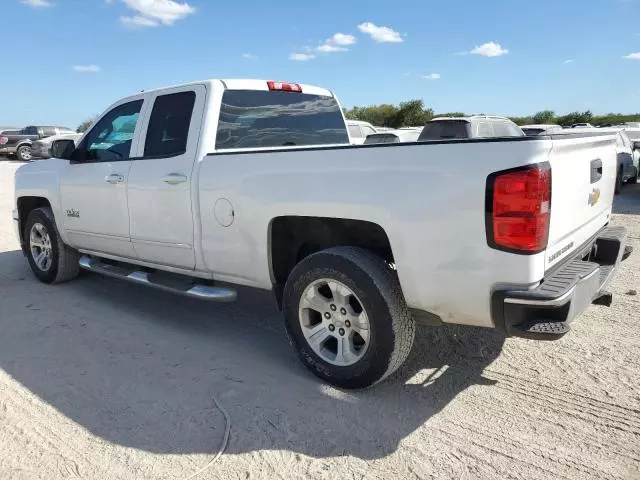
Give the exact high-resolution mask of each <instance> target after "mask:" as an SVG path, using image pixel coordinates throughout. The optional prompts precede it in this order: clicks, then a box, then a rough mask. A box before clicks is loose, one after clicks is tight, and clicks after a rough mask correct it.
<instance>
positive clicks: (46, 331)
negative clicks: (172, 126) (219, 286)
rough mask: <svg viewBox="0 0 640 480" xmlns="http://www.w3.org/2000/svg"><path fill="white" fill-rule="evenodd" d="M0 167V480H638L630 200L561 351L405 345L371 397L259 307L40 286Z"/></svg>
mask: <svg viewBox="0 0 640 480" xmlns="http://www.w3.org/2000/svg"><path fill="white" fill-rule="evenodd" d="M18 167H19V164H17V163H11V162H7V161H0V478H2V479H3V480H9V479H21V480H22V479H29V480H31V479H46V480H51V479H57V478H83V479H159V478H162V479H185V478H187V477H189V476H190V475H191V474H192V473H194V472H195V471H197V470H198V469H199V468H200V467H202V466H204V465H206V464H207V463H208V462H209V460H210V459H211V458H212V456H213V455H214V454H215V453H216V452H217V450H218V448H219V446H220V444H221V442H222V439H223V434H224V428H225V419H224V416H223V415H222V413H221V412H220V411H219V410H218V409H217V408H216V407H215V405H214V403H213V400H212V396H213V395H215V396H216V397H217V398H218V399H219V401H220V403H221V404H222V405H223V407H224V408H225V409H226V411H227V412H228V414H229V416H230V418H231V421H232V424H231V437H230V440H229V444H228V447H227V451H226V453H225V454H224V456H223V457H222V458H221V459H220V460H219V461H218V462H217V463H215V464H214V465H213V466H212V467H211V468H210V469H209V470H207V471H206V472H205V473H203V474H202V475H200V476H199V477H197V478H199V479H225V480H227V479H263V478H264V479H279V478H281V479H286V480H289V479H298V478H311V479H327V480H329V479H340V480H342V479H354V480H362V479H377V478H380V479H391V478H407V479H427V478H437V479H440V478H443V479H449V478H450V479H475V478H479V479H480V478H481V479H494V478H495V479H511V478H513V479H540V480H548V479H552V478H570V479H581V480H583V479H638V478H640V331H639V330H640V310H639V307H640V297H639V296H638V295H635V296H634V295H631V293H632V292H629V290H632V289H636V290H640V185H638V186H634V187H630V188H627V189H626V190H625V191H624V193H623V195H621V196H620V197H619V198H618V199H617V200H616V216H615V222H616V223H618V224H624V225H626V226H627V227H628V228H629V229H630V233H631V236H632V240H631V242H632V244H633V245H634V246H635V249H636V253H635V254H634V255H633V256H632V257H631V258H630V259H629V260H627V261H626V262H625V263H624V264H623V266H622V268H621V270H620V271H619V273H618V274H617V277H616V278H615V280H614V282H613V283H612V285H611V287H610V289H611V290H612V291H613V292H614V302H615V303H614V305H613V306H612V307H611V308H605V307H600V306H592V307H590V308H589V310H588V311H587V312H586V313H585V314H584V315H583V316H582V317H581V318H580V319H579V320H577V321H576V322H575V323H574V324H573V325H572V331H571V333H570V334H568V335H567V336H565V337H564V338H563V339H561V340H559V341H556V342H550V343H539V342H534V341H527V340H521V339H508V340H506V341H505V340H504V339H503V338H502V337H501V336H500V335H498V334H496V333H495V332H493V331H490V330H482V329H474V328H468V327H464V328H455V327H443V328H438V329H430V328H427V327H423V328H420V329H419V332H418V339H417V342H416V345H415V346H414V350H413V353H412V355H411V357H410V358H409V361H408V362H407V364H406V365H405V366H404V367H403V368H402V369H401V370H400V371H399V372H398V373H397V374H396V375H394V376H393V377H392V378H391V379H390V380H389V381H387V382H385V383H384V384H382V385H380V386H378V387H376V388H373V389H370V390H367V391H363V392H355V393H353V392H342V391H338V390H336V389H333V388H329V387H327V386H324V385H322V384H321V383H319V381H317V380H316V379H315V378H314V377H312V376H311V375H310V374H308V373H307V372H306V371H305V370H304V368H303V367H302V366H301V364H300V363H299V362H298V361H297V359H296V358H295V356H294V354H293V351H292V349H291V348H290V347H289V344H288V342H287V339H286V336H285V333H284V329H283V325H282V321H281V320H280V317H279V314H278V313H277V312H276V310H275V307H274V305H273V302H272V300H271V297H270V295H268V294H263V293H260V292H255V291H249V290H247V291H244V290H243V291H241V292H240V298H241V300H240V301H239V302H237V303H235V304H230V305H212V304H209V303H204V302H199V301H196V300H191V299H187V298H182V297H176V296H172V295H171V294H166V293H163V292H159V291H155V290H151V289H148V288H145V287H141V286H140V287H139V286H135V285H130V284H125V283H121V282H119V281H117V280H111V279H108V278H102V277H99V276H96V275H88V274H87V275H84V276H82V277H80V278H79V279H77V280H76V281H74V282H71V283H68V284H64V285H59V286H46V285H43V284H40V283H38V282H37V281H36V280H35V278H34V276H33V275H32V274H31V272H30V270H29V268H28V265H27V262H26V260H25V259H24V257H23V256H22V254H21V253H20V252H19V251H18V243H17V241H16V239H15V238H14V235H13V230H12V225H11V222H12V220H11V215H10V213H11V209H12V202H13V174H14V171H15V170H16V169H17V168H18Z"/></svg>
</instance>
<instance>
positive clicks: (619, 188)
mask: <svg viewBox="0 0 640 480" xmlns="http://www.w3.org/2000/svg"><path fill="white" fill-rule="evenodd" d="M621 191H622V170H619V171H618V174H617V175H616V186H615V190H614V193H615V194H616V195H617V194H619V193H620V192H621Z"/></svg>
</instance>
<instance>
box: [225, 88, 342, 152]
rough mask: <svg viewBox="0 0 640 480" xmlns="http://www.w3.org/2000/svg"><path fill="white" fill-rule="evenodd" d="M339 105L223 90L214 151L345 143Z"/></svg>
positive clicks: (326, 100) (309, 97)
mask: <svg viewBox="0 0 640 480" xmlns="http://www.w3.org/2000/svg"><path fill="white" fill-rule="evenodd" d="M348 143H349V137H348V135H347V128H346V125H345V123H344V118H343V116H342V112H341V111H340V107H339V106H338V102H336V100H335V99H334V98H332V97H326V96H321V95H309V94H305V93H302V94H301V93H292V92H277V91H276V92H269V91H258V90H226V91H225V92H224V94H223V96H222V105H221V108H220V120H219V122H218V134H217V137H216V149H217V150H222V149H229V148H266V147H286V146H305V145H328V144H348Z"/></svg>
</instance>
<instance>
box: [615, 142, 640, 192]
mask: <svg viewBox="0 0 640 480" xmlns="http://www.w3.org/2000/svg"><path fill="white" fill-rule="evenodd" d="M616 134H617V135H616V155H617V160H618V172H617V176H616V189H615V193H620V192H621V191H622V186H623V185H624V183H625V182H626V183H637V182H638V171H639V167H640V166H639V159H640V152H639V151H638V149H636V148H634V143H633V142H632V141H631V140H630V139H629V136H628V134H627V132H626V131H625V130H616ZM639 146H640V145H639Z"/></svg>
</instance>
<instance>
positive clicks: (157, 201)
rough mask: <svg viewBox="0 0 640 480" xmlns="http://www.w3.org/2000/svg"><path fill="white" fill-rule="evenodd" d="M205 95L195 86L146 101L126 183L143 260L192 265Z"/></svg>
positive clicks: (137, 246)
mask: <svg viewBox="0 0 640 480" xmlns="http://www.w3.org/2000/svg"><path fill="white" fill-rule="evenodd" d="M205 93H206V90H205V87H204V86H202V85H198V86H191V87H181V88H176V89H173V90H166V91H163V92H162V93H160V94H158V95H157V96H156V97H155V98H151V99H150V101H151V102H153V109H152V110H151V115H150V116H149V117H148V118H149V120H148V122H145V123H146V131H145V133H144V136H143V137H142V138H143V139H144V142H143V141H141V142H140V145H139V146H138V154H139V156H138V157H137V158H133V159H132V163H131V170H130V172H129V181H128V184H127V191H128V200H129V219H130V231H131V241H132V243H133V246H134V249H135V251H136V254H137V256H138V258H139V259H140V260H143V261H145V262H151V263H158V264H162V265H169V266H174V267H179V268H185V269H193V268H195V251H194V233H193V210H192V205H191V181H192V174H193V169H194V163H195V159H196V151H197V149H198V138H199V133H200V125H201V123H202V115H203V112H204V102H205ZM143 130H144V129H143Z"/></svg>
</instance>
